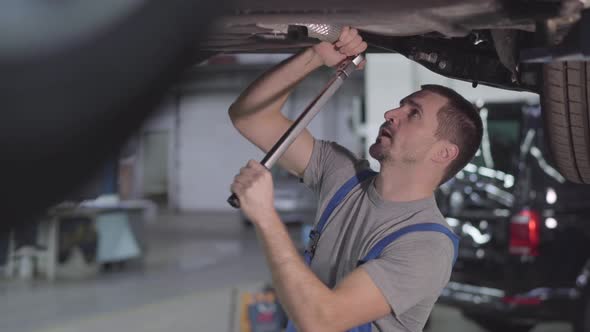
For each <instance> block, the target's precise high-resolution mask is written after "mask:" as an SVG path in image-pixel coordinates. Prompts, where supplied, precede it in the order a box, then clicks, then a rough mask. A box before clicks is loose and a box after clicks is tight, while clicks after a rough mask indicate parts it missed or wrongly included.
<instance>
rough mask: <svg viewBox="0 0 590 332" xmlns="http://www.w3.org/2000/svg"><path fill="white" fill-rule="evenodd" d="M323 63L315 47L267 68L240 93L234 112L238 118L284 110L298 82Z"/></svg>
mask: <svg viewBox="0 0 590 332" xmlns="http://www.w3.org/2000/svg"><path fill="white" fill-rule="evenodd" d="M320 66H322V60H321V59H320V58H319V56H318V55H317V54H316V53H315V52H314V50H313V49H312V48H308V49H305V50H304V51H302V52H300V53H298V54H296V55H294V56H293V57H291V58H289V59H287V60H286V61H284V62H282V63H281V64H280V65H278V66H276V67H275V68H273V69H271V70H270V71H268V72H266V73H265V74H264V75H262V76H261V77H259V78H258V79H257V80H256V81H254V83H252V84H250V86H249V87H248V88H247V89H246V90H245V91H244V92H243V93H242V94H241V95H240V96H239V97H238V99H237V100H236V101H235V102H234V103H233V104H232V106H231V108H230V115H231V116H232V117H233V118H238V117H241V116H244V115H249V114H253V113H256V112H260V111H265V110H274V111H280V109H281V108H282V106H283V105H284V103H285V101H286V100H287V97H288V96H289V94H290V93H291V91H292V90H293V88H294V86H295V85H296V84H297V83H299V82H300V81H301V80H302V79H304V78H305V77H306V76H307V75H308V74H310V73H311V72H313V71H314V70H315V69H317V68H318V67H320Z"/></svg>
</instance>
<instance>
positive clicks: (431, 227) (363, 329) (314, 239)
mask: <svg viewBox="0 0 590 332" xmlns="http://www.w3.org/2000/svg"><path fill="white" fill-rule="evenodd" d="M376 174H377V173H376V172H374V171H372V170H365V171H363V172H360V173H358V174H356V175H355V176H353V177H352V178H351V179H350V180H348V181H346V182H345V183H344V184H343V185H342V186H341V187H340V189H338V191H337V192H336V194H334V197H332V199H331V200H330V202H328V206H326V209H325V210H324V212H323V213H322V216H321V217H320V220H319V222H318V224H317V226H316V228H315V229H314V230H312V231H311V233H310V234H309V237H310V239H311V242H310V245H309V247H308V249H307V250H305V262H306V263H307V265H308V266H311V260H312V258H313V255H314V253H315V250H316V248H317V245H318V241H319V239H320V235H321V234H322V231H323V230H324V226H325V224H326V222H327V221H328V218H329V217H330V215H331V214H332V212H333V211H334V209H335V208H336V207H337V206H338V205H339V204H340V203H341V202H342V200H343V199H344V197H346V195H347V194H348V193H349V192H350V191H351V190H352V189H353V188H354V187H356V186H357V185H358V184H359V183H361V182H363V181H364V180H366V179H368V178H370V177H373V176H375V175H376ZM426 231H430V232H439V233H442V234H444V235H446V236H448V237H449V239H451V241H452V242H453V246H454V248H455V255H454V258H453V265H454V264H455V261H456V260H457V254H458V252H459V237H458V236H457V235H456V234H455V233H453V232H452V231H450V230H449V229H448V228H446V227H444V226H442V225H440V224H435V223H423V224H414V225H410V226H406V227H404V228H402V229H399V230H397V231H395V232H393V233H391V234H389V235H388V236H386V237H385V238H383V239H381V241H379V242H377V244H376V245H375V246H374V247H373V248H371V250H369V253H368V254H367V255H366V256H365V257H364V258H363V259H362V260H360V261H358V262H357V267H358V266H361V265H362V264H364V263H366V262H368V261H370V260H371V259H375V258H377V257H379V255H380V254H381V251H383V249H385V247H387V246H388V245H389V244H390V243H392V242H393V241H395V240H396V239H398V238H399V237H401V236H403V235H406V234H408V233H412V232H426ZM370 331H371V323H365V324H363V325H361V326H358V327H355V328H353V329H351V330H348V332H370ZM287 332H296V330H295V325H294V324H293V321H291V320H289V322H288V324H287Z"/></svg>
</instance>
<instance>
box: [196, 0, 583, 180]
mask: <svg viewBox="0 0 590 332" xmlns="http://www.w3.org/2000/svg"><path fill="white" fill-rule="evenodd" d="M589 5H590V2H588V1H578V0H573V1H570V0H563V1H499V0H478V1H467V0H454V1H388V2H385V1H377V0H372V1H363V2H353V1H298V2H287V1H272V2H267V1H247V0H242V1H240V2H238V3H234V4H233V6H232V9H231V10H226V11H225V14H224V15H222V16H221V17H219V18H218V19H217V20H215V21H214V24H213V25H212V28H211V31H210V33H209V35H208V37H207V38H206V40H205V41H204V42H203V43H201V44H200V47H201V49H202V50H207V51H211V52H286V51H294V50H297V49H300V48H302V47H305V46H309V45H313V44H314V43H316V42H317V38H322V37H323V39H327V40H330V39H331V38H332V39H333V38H334V36H337V35H338V31H340V29H341V27H342V26H353V27H355V28H357V29H358V30H359V31H360V33H361V35H362V36H363V39H364V40H365V41H366V42H367V43H368V45H369V49H368V52H379V53H384V52H394V53H399V54H402V55H404V56H405V57H407V58H409V59H410V60H413V61H416V62H418V63H420V64H422V65H423V66H425V67H427V68H428V69H430V70H432V71H434V72H436V73H439V74H441V75H444V76H447V77H450V78H455V79H460V80H464V81H469V82H472V83H473V85H474V86H476V85H477V84H480V83H481V84H485V85H489V86H494V87H498V88H503V89H510V90H519V91H530V92H535V93H538V94H540V95H541V97H542V103H543V105H544V108H543V109H544V113H545V122H546V124H547V126H548V132H549V142H548V144H549V145H550V147H551V149H550V150H551V152H552V155H553V160H554V164H556V166H557V168H558V169H559V170H560V172H562V173H563V175H564V176H565V177H566V178H567V179H568V180H570V181H573V182H577V183H590V124H589V122H588V121H589V116H588V104H589V102H590V91H589V90H588V80H589V79H590V78H589V77H590V76H589V72H590V68H589V67H588V63H586V62H584V61H585V60H587V59H589V58H590V10H588V9H586V8H587V7H588V6H589ZM314 37H315V38H314ZM580 126H581V127H580Z"/></svg>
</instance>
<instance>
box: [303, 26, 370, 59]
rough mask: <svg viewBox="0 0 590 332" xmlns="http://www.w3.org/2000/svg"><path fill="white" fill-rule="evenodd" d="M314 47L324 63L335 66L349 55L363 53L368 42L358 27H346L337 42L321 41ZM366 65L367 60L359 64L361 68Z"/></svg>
mask: <svg viewBox="0 0 590 332" xmlns="http://www.w3.org/2000/svg"><path fill="white" fill-rule="evenodd" d="M312 49H313V50H314V51H315V53H316V54H317V55H318V56H319V57H320V59H321V60H322V63H323V64H324V65H326V66H328V67H334V66H336V65H338V64H339V63H340V62H342V61H343V60H344V59H346V58H347V57H350V56H355V55H358V54H361V53H363V52H364V51H365V50H366V49H367V43H366V42H364V41H363V38H362V37H361V36H360V35H359V33H358V30H357V29H354V28H351V27H344V28H343V29H342V31H341V32H340V37H339V38H338V41H337V42H336V43H334V44H330V43H328V42H321V43H319V44H317V45H314V46H313V47H312ZM364 66H365V61H363V62H362V63H361V64H360V65H359V69H363V68H364Z"/></svg>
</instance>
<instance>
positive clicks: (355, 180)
mask: <svg viewBox="0 0 590 332" xmlns="http://www.w3.org/2000/svg"><path fill="white" fill-rule="evenodd" d="M376 174H377V172H375V171H373V170H370V169H367V170H364V171H362V172H360V173H358V174H355V175H354V176H353V177H352V178H350V179H349V180H348V181H346V182H345V183H344V184H343V185H342V186H341V187H340V188H339V189H338V191H336V193H335V194H334V196H333V197H332V199H330V201H329V202H328V205H327V206H326V209H325V210H324V212H323V213H322V216H321V217H320V220H319V221H318V224H317V225H316V227H315V229H314V230H312V231H311V233H310V234H309V237H310V239H311V244H310V246H309V248H310V250H306V251H305V262H306V263H307V265H310V264H311V260H312V258H313V255H314V254H315V249H316V247H317V244H318V241H319V239H320V235H321V234H322V232H323V230H324V226H325V225H326V222H327V221H328V218H330V215H332V212H333V211H334V209H336V207H337V206H338V205H339V204H340V203H341V202H342V200H344V198H345V197H346V195H348V193H349V192H350V191H351V190H352V189H353V188H354V187H356V186H357V185H358V184H359V183H361V182H363V181H364V180H366V179H367V178H369V177H371V176H374V175H376Z"/></svg>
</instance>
